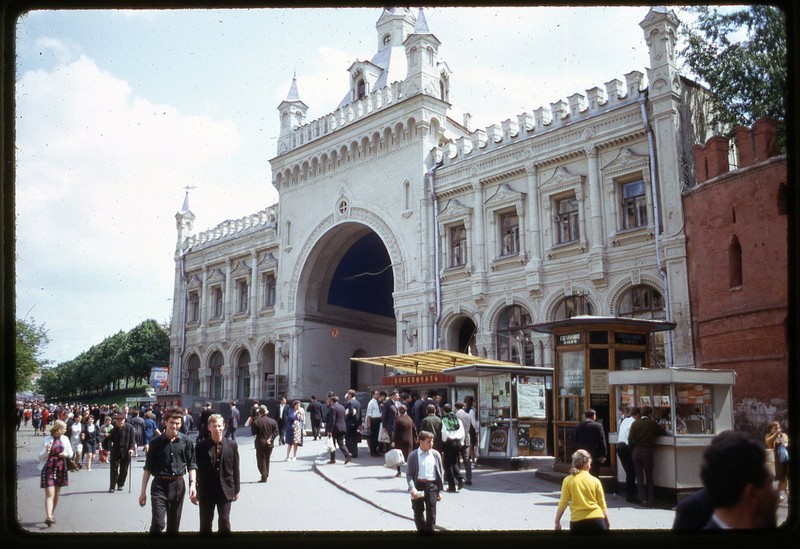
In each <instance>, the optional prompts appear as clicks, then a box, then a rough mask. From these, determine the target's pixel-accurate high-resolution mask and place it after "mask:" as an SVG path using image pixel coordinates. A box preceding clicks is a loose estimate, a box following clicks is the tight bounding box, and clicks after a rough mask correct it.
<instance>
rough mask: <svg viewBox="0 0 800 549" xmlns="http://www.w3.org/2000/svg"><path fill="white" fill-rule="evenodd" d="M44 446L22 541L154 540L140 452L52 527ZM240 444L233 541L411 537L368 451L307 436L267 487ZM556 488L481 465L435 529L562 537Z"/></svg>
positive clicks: (630, 510)
mask: <svg viewBox="0 0 800 549" xmlns="http://www.w3.org/2000/svg"><path fill="white" fill-rule="evenodd" d="M41 440H42V438H41V437H38V436H34V435H33V434H32V430H31V429H30V428H27V429H26V428H24V427H23V428H22V429H21V430H20V432H19V433H18V434H17V445H18V459H17V470H18V483H17V491H16V493H17V509H16V517H17V521H18V523H19V527H20V528H21V530H22V531H21V533H20V538H19V539H20V541H21V542H22V543H26V542H34V541H36V540H41V539H49V537H50V536H56V537H59V538H60V537H61V535H70V536H72V535H84V534H86V535H90V536H101V537H102V536H104V535H106V534H112V533H113V534H115V539H116V538H118V539H119V540H120V541H122V540H125V539H128V540H132V541H134V542H136V541H137V540H138V541H140V542H147V543H150V542H152V541H153V540H151V539H150V538H149V537H148V536H147V534H146V532H147V530H148V528H149V524H150V503H149V499H148V504H147V506H146V507H145V508H142V507H140V506H139V505H138V502H137V499H138V494H139V490H140V488H141V479H142V467H143V465H144V458H143V456H142V455H141V454H140V456H139V458H138V459H136V458H134V460H133V465H132V471H131V477H132V478H131V479H130V480H129V482H128V484H131V482H132V485H131V486H130V490H131V491H130V493H129V491H128V490H129V486H128V484H126V486H125V489H124V490H123V491H122V492H116V493H113V494H110V493H108V491H107V490H108V482H109V470H108V469H109V466H108V464H100V463H98V462H97V461H95V464H94V465H93V467H92V471H91V472H89V471H86V470H81V471H79V472H76V473H70V477H69V482H70V484H69V486H67V487H65V488H63V489H62V492H61V498H60V501H59V504H58V509H57V511H56V513H55V516H56V518H57V523H56V524H54V525H53V526H51V527H50V528H48V527H47V526H46V525H45V524H44V505H43V501H44V495H43V490H42V489H41V488H39V471H38V469H37V468H36V456H37V453H38V451H39V448H40V445H41ZM237 441H238V443H239V451H240V456H241V478H242V488H241V494H240V497H239V500H238V501H236V502H234V503H233V506H232V511H231V527H232V530H233V532H234V539H236V540H241V541H245V540H246V539H250V538H257V539H258V538H261V537H263V536H265V535H268V536H278V537H287V538H293V537H295V536H303V537H304V538H308V537H312V538H313V537H316V536H317V535H318V536H320V538H322V539H329V538H330V535H331V533H336V534H335V535H336V539H344V537H346V536H347V535H348V534H349V533H352V534H353V535H355V536H357V537H364V536H366V537H373V536H375V535H378V536H386V537H387V539H388V538H391V537H401V538H403V537H405V536H407V535H414V522H413V516H412V513H411V504H410V501H409V496H408V493H407V492H406V481H405V477H404V476H403V477H401V478H396V477H395V473H396V470H395V469H391V470H390V469H386V468H384V467H383V459H382V458H374V457H370V455H369V452H368V450H367V449H366V447H365V445H363V444H362V446H361V447H360V452H359V457H358V458H356V459H354V460H353V461H352V462H350V463H349V464H348V465H344V464H343V461H342V458H341V454H340V453H337V463H336V464H328V463H327V461H328V454H327V453H326V452H325V451H324V448H323V444H322V441H313V440H312V439H311V438H310V437H309V438H307V439H306V440H305V444H304V446H303V447H301V448H300V451H299V452H298V457H297V461H289V462H287V461H285V456H286V446H278V447H276V448H275V450H274V452H273V455H272V465H271V473H270V478H269V482H267V483H266V484H261V483H258V482H257V480H258V478H259V475H258V471H257V469H256V464H255V450H254V448H253V437H252V436H250V434H249V429H247V428H243V429H240V430H239V436H237ZM559 489H560V486H559V485H558V484H557V483H555V482H552V481H549V480H545V479H542V478H537V477H536V476H535V474H534V471H533V470H522V471H508V470H501V469H492V468H486V467H478V468H477V469H475V470H474V471H473V484H472V485H471V486H465V487H464V489H463V490H461V491H460V492H458V493H445V494H444V497H443V500H442V501H441V502H440V503H439V506H438V518H437V525H438V526H439V527H441V530H442V533H443V534H449V535H451V536H454V537H462V536H468V537H472V538H478V537H480V536H483V535H485V534H489V533H494V534H498V533H502V534H503V535H504V536H526V537H528V536H530V537H532V538H536V539H538V538H541V540H542V541H544V540H545V539H549V538H550V537H552V536H555V537H558V535H556V534H554V533H553V530H552V529H553V522H554V517H555V513H556V505H557V503H558V497H559ZM148 494H149V488H148ZM607 504H608V508H609V517H610V521H611V527H612V529H613V530H614V531H615V532H617V533H620V534H624V535H625V536H626V537H628V536H631V535H637V534H638V535H646V536H652V537H653V541H655V539H659V538H661V537H662V536H663V535H670V536H672V533H671V532H669V529H670V527H671V525H672V520H673V517H674V512H673V511H672V510H671V509H670V508H669V504H665V505H661V506H658V505H657V506H656V508H654V509H645V508H643V507H641V506H638V505H634V504H630V503H627V502H626V501H625V498H624V497H622V496H618V495H615V494H607ZM779 512H780V521H781V522H782V521H783V520H785V519H786V514H787V506H786V503H783V504H782V505H781V508H780V511H779ZM568 520H569V513H567V514H566V516H565V517H564V519H562V523H563V524H564V525H566V524H567V522H568ZM198 528H199V516H198V510H197V507H196V506H194V505H192V504H191V502H189V500H188V497H187V499H186V502H185V504H184V508H183V518H182V521H181V531H182V532H186V533H187V536H193V535H196V533H197V531H198ZM214 528H215V530H216V524H215V526H214ZM559 535H563V534H559ZM42 536H44V537H42ZM343 536H344V537H343ZM65 539H71V537H70V538H65ZM412 539H413V538H412ZM673 539H674V538H673Z"/></svg>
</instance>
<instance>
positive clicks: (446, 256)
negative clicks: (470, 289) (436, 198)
mask: <svg viewBox="0 0 800 549" xmlns="http://www.w3.org/2000/svg"><path fill="white" fill-rule="evenodd" d="M472 216H473V208H471V207H470V206H466V205H464V204H463V203H462V202H461V201H459V200H458V199H456V198H454V199H451V200H449V201H448V203H447V206H446V207H445V208H444V209H443V210H442V211H441V212H439V216H438V223H439V235H440V238H441V243H442V246H441V255H442V260H443V261H442V268H441V272H440V273H439V276H440V277H441V278H442V280H446V279H447V278H448V277H452V276H456V275H464V276H466V275H469V274H470V273H471V272H472V271H473V268H472ZM461 226H463V227H464V229H465V231H466V233H467V249H466V256H467V257H466V259H465V261H464V264H463V265H457V266H455V267H451V266H450V263H451V260H452V257H451V247H450V244H451V243H450V230H451V229H454V228H456V227H461Z"/></svg>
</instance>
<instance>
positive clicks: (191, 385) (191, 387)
mask: <svg viewBox="0 0 800 549" xmlns="http://www.w3.org/2000/svg"><path fill="white" fill-rule="evenodd" d="M199 370H200V358H199V357H198V356H197V355H192V356H190V357H189V360H187V361H186V372H187V373H188V374H189V377H188V378H187V380H186V392H187V393H189V394H190V395H193V396H200V372H199Z"/></svg>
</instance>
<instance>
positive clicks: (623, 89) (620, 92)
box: [442, 71, 644, 165]
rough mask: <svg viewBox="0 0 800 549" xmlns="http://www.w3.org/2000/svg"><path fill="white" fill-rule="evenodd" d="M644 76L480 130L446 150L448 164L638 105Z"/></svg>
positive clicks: (612, 83)
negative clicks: (604, 113)
mask: <svg viewBox="0 0 800 549" xmlns="http://www.w3.org/2000/svg"><path fill="white" fill-rule="evenodd" d="M643 78H644V74H643V73H641V72H639V71H632V72H629V73H628V74H626V75H625V82H622V81H621V80H618V79H616V78H615V79H613V80H611V81H609V82H606V84H605V89H602V88H599V87H594V88H591V89H588V90H586V93H585V94H583V93H575V94H572V95H571V96H569V97H568V98H567V101H564V100H563V99H559V100H558V101H556V102H554V103H550V105H549V106H547V107H539V108H537V109H535V110H533V112H524V113H522V114H520V115H517V118H516V120H511V119H509V120H505V121H504V122H501V123H500V124H499V125H498V124H492V125H491V126H487V127H486V128H485V129H477V130H475V131H474V132H472V134H470V135H469V136H465V137H461V138H459V139H457V140H455V141H454V142H452V143H448V144H447V145H445V147H444V151H443V155H442V159H443V161H444V164H445V165H447V164H451V163H455V162H459V161H460V160H465V159H467V158H469V157H470V155H472V154H475V153H483V152H485V151H491V150H493V149H496V148H499V147H503V146H506V145H508V144H509V143H512V142H515V141H517V140H520V139H524V138H527V137H531V136H533V135H535V134H544V133H546V132H551V131H553V130H556V129H559V128H562V127H565V126H568V125H570V124H572V123H575V122H579V121H582V120H586V119H588V118H591V117H593V116H596V115H598V114H601V113H603V112H607V111H609V110H611V109H614V108H616V107H619V106H621V105H628V104H630V103H632V102H635V101H638V99H639V95H640V92H641V91H642V90H643V89H644V87H643V82H642V81H643Z"/></svg>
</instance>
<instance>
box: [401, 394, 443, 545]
mask: <svg viewBox="0 0 800 549" xmlns="http://www.w3.org/2000/svg"><path fill="white" fill-rule="evenodd" d="M432 406H433V405H432ZM435 410H436V408H435V406H434V413H435ZM433 437H434V435H433V433H431V432H429V431H420V433H419V448H417V449H416V450H414V451H413V452H411V455H409V456H408V462H407V466H406V481H407V482H408V492H409V493H410V494H411V508H412V509H413V510H414V524H415V525H416V527H417V532H419V533H420V534H427V535H431V534H433V530H434V527H435V526H436V504H437V502H439V501H441V500H442V490H443V489H444V466H443V465H442V456H441V454H440V453H439V452H437V451H436V450H434V449H433Z"/></svg>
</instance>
